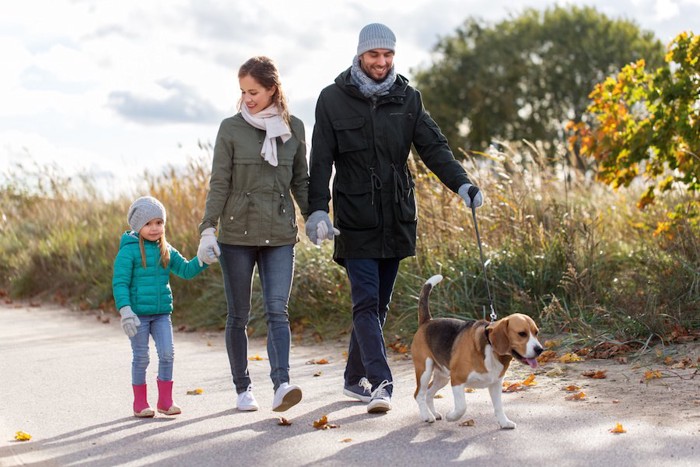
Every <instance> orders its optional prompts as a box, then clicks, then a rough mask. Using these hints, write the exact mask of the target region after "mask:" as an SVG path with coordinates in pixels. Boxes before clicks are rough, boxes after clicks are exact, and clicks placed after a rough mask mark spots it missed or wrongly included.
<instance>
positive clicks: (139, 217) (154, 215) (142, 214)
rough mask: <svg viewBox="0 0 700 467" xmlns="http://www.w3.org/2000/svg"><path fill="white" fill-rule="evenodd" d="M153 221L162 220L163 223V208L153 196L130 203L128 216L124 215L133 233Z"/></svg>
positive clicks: (143, 197)
mask: <svg viewBox="0 0 700 467" xmlns="http://www.w3.org/2000/svg"><path fill="white" fill-rule="evenodd" d="M153 219H163V223H165V206H163V204H162V203H161V202H160V201H158V200H157V199H155V198H154V197H153V196H142V197H140V198H139V199H137V200H136V201H134V202H133V203H131V207H130V208H129V214H127V215H126V221H127V222H128V223H129V227H131V230H133V231H135V232H138V231H140V230H141V229H142V228H143V226H144V225H146V223H148V222H149V221H152V220H153Z"/></svg>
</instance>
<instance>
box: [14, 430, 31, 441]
mask: <svg viewBox="0 0 700 467" xmlns="http://www.w3.org/2000/svg"><path fill="white" fill-rule="evenodd" d="M15 439H16V440H17V441H29V440H30V439H32V435H30V434H29V433H25V432H24V431H18V432H17V433H15Z"/></svg>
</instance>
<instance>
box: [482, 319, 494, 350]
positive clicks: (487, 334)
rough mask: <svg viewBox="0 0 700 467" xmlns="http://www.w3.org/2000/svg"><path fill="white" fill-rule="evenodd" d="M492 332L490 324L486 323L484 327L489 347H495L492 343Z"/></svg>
mask: <svg viewBox="0 0 700 467" xmlns="http://www.w3.org/2000/svg"><path fill="white" fill-rule="evenodd" d="M490 331H491V330H490V329H489V323H486V324H485V325H484V336H486V343H487V344H488V345H490V346H491V347H493V344H492V343H491V338H490V337H489V333H490Z"/></svg>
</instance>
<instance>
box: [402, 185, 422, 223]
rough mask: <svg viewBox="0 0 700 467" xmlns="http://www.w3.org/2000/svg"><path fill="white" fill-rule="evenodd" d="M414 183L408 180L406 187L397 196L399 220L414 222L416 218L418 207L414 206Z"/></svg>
mask: <svg viewBox="0 0 700 467" xmlns="http://www.w3.org/2000/svg"><path fill="white" fill-rule="evenodd" d="M415 186H416V184H415V183H414V182H413V180H409V185H408V187H407V188H405V189H404V190H402V191H401V192H400V193H399V196H398V202H397V204H398V218H399V220H400V221H401V222H416V221H417V220H418V208H417V206H416V193H415V190H414V188H415Z"/></svg>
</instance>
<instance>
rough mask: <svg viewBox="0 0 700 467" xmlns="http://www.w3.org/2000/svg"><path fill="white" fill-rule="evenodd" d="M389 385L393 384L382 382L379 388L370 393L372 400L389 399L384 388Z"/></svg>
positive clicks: (391, 382)
mask: <svg viewBox="0 0 700 467" xmlns="http://www.w3.org/2000/svg"><path fill="white" fill-rule="evenodd" d="M390 384H391V385H393V384H394V382H393V381H387V380H384V381H382V382H381V384H380V385H379V386H377V389H375V390H374V391H372V399H375V398H378V397H381V398H385V397H389V393H388V392H387V390H386V389H384V388H385V387H387V386H389V385H390Z"/></svg>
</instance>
